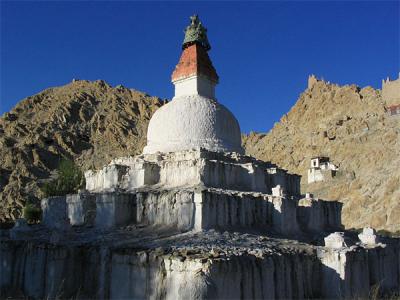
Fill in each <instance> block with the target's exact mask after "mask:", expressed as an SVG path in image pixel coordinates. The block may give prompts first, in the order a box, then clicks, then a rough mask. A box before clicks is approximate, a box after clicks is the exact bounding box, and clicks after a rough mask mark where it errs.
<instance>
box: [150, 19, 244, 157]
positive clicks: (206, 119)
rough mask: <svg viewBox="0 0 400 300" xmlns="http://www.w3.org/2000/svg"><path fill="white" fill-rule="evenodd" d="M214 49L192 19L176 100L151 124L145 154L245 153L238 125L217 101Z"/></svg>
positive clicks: (174, 78)
mask: <svg viewBox="0 0 400 300" xmlns="http://www.w3.org/2000/svg"><path fill="white" fill-rule="evenodd" d="M210 49H211V46H210V44H209V42H208V38H207V30H206V28H205V27H204V26H203V25H202V23H201V22H200V20H199V18H198V16H197V15H195V16H192V17H191V23H190V25H189V26H187V28H186V30H185V38H184V41H183V45H182V54H181V57H180V60H179V62H178V64H177V65H176V68H175V70H174V71H173V73H172V83H173V84H174V85H175V96H174V97H173V99H172V101H171V102H170V103H168V104H166V105H164V106H163V107H161V108H160V109H159V110H158V111H156V113H155V114H154V115H153V117H152V119H151V120H150V123H149V127H148V132H147V145H146V147H145V148H144V151H143V152H144V153H146V154H148V153H156V152H161V153H168V152H176V151H183V150H193V149H199V148H204V149H206V150H210V151H216V152H238V153H243V149H242V147H241V133H240V127H239V123H238V121H237V120H236V118H235V117H234V116H233V114H232V113H231V112H230V111H229V110H228V109H227V108H226V107H225V106H223V105H222V104H220V103H218V102H217V100H216V98H215V86H216V85H217V84H218V81H219V77H218V75H217V72H216V70H215V68H214V66H213V65H212V62H211V60H210V58H209V56H208V53H207V52H208V51H209V50H210Z"/></svg>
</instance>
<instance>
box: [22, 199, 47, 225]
mask: <svg viewBox="0 0 400 300" xmlns="http://www.w3.org/2000/svg"><path fill="white" fill-rule="evenodd" d="M22 213H23V216H24V218H25V220H26V221H27V222H28V223H30V224H32V223H38V222H39V221H40V220H41V219H42V210H41V209H40V208H38V207H36V206H34V205H33V204H26V205H25V207H24V209H23V212H22Z"/></svg>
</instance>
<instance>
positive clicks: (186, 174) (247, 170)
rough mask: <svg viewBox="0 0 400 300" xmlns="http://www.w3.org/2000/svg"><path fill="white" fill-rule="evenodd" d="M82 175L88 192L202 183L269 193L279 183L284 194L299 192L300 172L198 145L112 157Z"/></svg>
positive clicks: (217, 186) (213, 186)
mask: <svg viewBox="0 0 400 300" xmlns="http://www.w3.org/2000/svg"><path fill="white" fill-rule="evenodd" d="M85 178H86V189H87V190H88V191H90V192H110V191H116V190H122V191H134V190H135V189H137V188H141V187H146V186H158V187H166V188H180V187H187V186H197V185H203V186H205V187H210V188H220V189H228V190H236V191H251V192H261V193H266V194H272V189H273V188H275V187H276V186H278V185H279V186H280V187H281V188H282V190H283V191H284V193H285V194H288V195H299V194H300V176H299V175H295V174H289V173H288V172H287V171H285V170H283V169H280V168H278V167H277V166H276V165H274V164H272V163H269V162H263V161H260V160H257V159H255V158H253V157H250V156H245V155H240V154H238V153H223V152H211V151H208V150H205V149H201V148H199V149H197V150H187V151H180V152H172V153H166V154H162V153H156V154H142V155H139V156H136V157H125V158H118V159H114V160H113V161H112V162H111V163H110V164H109V165H107V166H105V167H104V168H103V169H101V170H98V171H87V172H86V173H85Z"/></svg>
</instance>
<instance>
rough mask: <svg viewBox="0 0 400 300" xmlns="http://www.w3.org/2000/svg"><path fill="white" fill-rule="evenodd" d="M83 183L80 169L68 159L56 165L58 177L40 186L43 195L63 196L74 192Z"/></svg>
mask: <svg viewBox="0 0 400 300" xmlns="http://www.w3.org/2000/svg"><path fill="white" fill-rule="evenodd" d="M84 185H85V180H84V177H83V173H82V171H81V170H80V169H79V167H78V166H76V165H75V164H74V162H73V161H70V160H65V159H64V160H62V161H61V162H60V165H59V166H58V178H57V179H54V180H52V181H50V182H47V183H45V184H44V185H43V187H42V188H41V190H42V192H43V194H44V197H46V198H47V197H52V196H63V195H66V194H73V193H76V192H77V191H78V190H79V189H80V188H82V187H83V186H84Z"/></svg>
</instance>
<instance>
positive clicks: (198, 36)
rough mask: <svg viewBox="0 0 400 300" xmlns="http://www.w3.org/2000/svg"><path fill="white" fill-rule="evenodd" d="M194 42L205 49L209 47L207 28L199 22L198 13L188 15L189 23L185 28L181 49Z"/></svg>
mask: <svg viewBox="0 0 400 300" xmlns="http://www.w3.org/2000/svg"><path fill="white" fill-rule="evenodd" d="M196 43H197V44H199V45H201V46H203V48H204V49H205V50H206V51H208V50H210V49H211V46H210V43H209V42H208V38H207V29H206V28H205V27H204V26H203V24H202V23H201V21H200V19H199V16H198V15H194V16H191V17H190V25H189V26H187V27H186V29H185V39H184V40H183V44H182V49H185V48H187V47H189V46H191V45H193V44H196Z"/></svg>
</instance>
